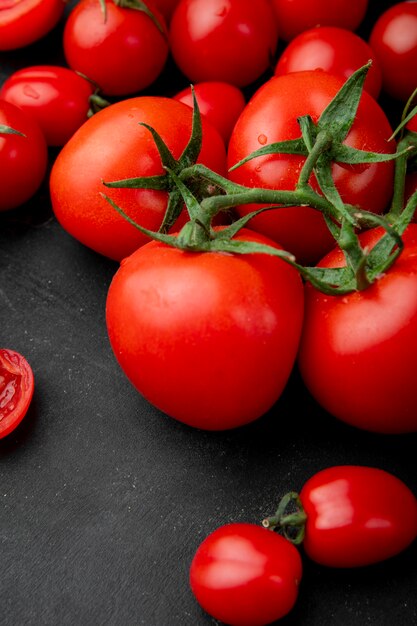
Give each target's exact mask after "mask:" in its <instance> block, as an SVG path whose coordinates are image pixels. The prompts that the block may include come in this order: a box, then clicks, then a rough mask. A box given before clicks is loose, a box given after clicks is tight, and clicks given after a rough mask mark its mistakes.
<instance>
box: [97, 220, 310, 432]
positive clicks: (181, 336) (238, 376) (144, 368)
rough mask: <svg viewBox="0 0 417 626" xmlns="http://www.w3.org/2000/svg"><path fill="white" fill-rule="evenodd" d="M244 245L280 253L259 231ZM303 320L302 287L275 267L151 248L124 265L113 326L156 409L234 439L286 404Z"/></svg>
mask: <svg viewBox="0 0 417 626" xmlns="http://www.w3.org/2000/svg"><path fill="white" fill-rule="evenodd" d="M238 238H239V239H242V238H243V239H245V240H250V241H259V242H263V243H270V244H271V245H274V244H273V243H272V242H270V241H268V240H267V239H266V238H264V237H262V236H261V235H257V234H256V233H251V232H250V231H242V232H241V233H240V234H239V235H238ZM302 315H303V298H302V288H301V281H300V277H299V275H298V273H297V272H296V271H295V270H294V269H293V268H292V267H290V266H289V265H288V264H286V263H285V262H284V261H281V260H280V259H277V258H276V257H273V256H271V255H264V254H253V255H232V254H224V253H214V252H208V253H192V252H184V251H182V250H179V249H177V248H172V247H167V246H165V245H162V244H159V243H156V242H151V243H149V244H147V245H146V246H143V247H142V248H140V249H139V250H137V251H136V252H135V253H134V254H132V255H131V256H130V257H129V258H127V259H125V260H124V261H123V262H122V265H121V267H120V269H119V270H118V272H117V273H116V275H115V277H114V278H113V281H112V283H111V286H110V289H109V293H108V298H107V314H106V317H107V328H108V333H109V338H110V343H111V345H112V348H113V351H114V353H115V355H116V358H117V359H118V361H119V364H120V366H121V367H122V369H123V371H124V372H125V374H126V375H127V377H128V378H129V380H130V381H131V382H132V384H133V385H134V386H135V387H136V388H137V389H138V391H139V392H140V393H141V394H142V395H143V396H144V397H145V398H147V400H148V401H149V402H151V403H152V404H153V405H154V406H156V407H157V408H159V409H160V410H161V411H164V412H165V413H167V414H168V415H170V416H171V417H174V418H175V419H178V420H179V421H181V422H185V423H186V424H188V425H190V426H194V427H196V428H203V429H206V430H225V429H229V428H235V427H237V426H241V425H243V424H247V423H249V422H251V421H253V420H255V419H257V418H258V417H260V416H261V415H263V414H264V413H265V412H266V411H268V410H269V409H270V408H271V406H272V405H273V404H274V403H275V402H276V400H277V399H278V398H279V396H280V394H281V392H282V391H283V389H284V386H285V384H286V382H287V379H288V377H289V375H290V372H291V369H292V366H293V363H294V358H295V354H296V351H297V347H298V341H299V335H300V332H301V323H302ZM161 381H163V383H162V382H161Z"/></svg>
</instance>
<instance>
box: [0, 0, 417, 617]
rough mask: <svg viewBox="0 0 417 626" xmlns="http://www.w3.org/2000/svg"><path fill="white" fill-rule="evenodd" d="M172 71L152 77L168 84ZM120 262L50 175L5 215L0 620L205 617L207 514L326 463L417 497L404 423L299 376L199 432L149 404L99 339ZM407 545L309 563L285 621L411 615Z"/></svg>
mask: <svg viewBox="0 0 417 626" xmlns="http://www.w3.org/2000/svg"><path fill="white" fill-rule="evenodd" d="M385 4H387V3H385ZM377 5H378V9H377V10H378V11H380V10H381V9H382V3H377V2H373V3H371V5H370V9H371V10H372V11H374V12H375V11H376V9H375V7H376V6H377ZM365 26H366V25H365ZM59 46H60V30H59V28H58V29H57V30H56V31H55V32H54V33H52V34H51V35H50V36H48V37H47V38H45V40H44V41H43V42H39V43H38V44H35V45H33V46H31V47H30V48H28V49H26V50H20V51H17V52H15V53H9V54H6V53H3V54H1V55H0V71H1V73H2V77H3V75H7V74H8V73H9V72H10V71H11V70H12V69H13V68H17V67H21V66H24V65H28V64H33V63H35V62H40V61H43V62H52V60H54V61H59V60H60V58H61V57H60V55H61V52H60V48H59ZM170 71H171V70H170V68H168V69H167V72H166V73H165V75H164V77H163V78H162V79H161V81H159V83H158V85H157V86H156V87H155V89H162V88H163V87H164V85H165V86H166V85H167V84H168V86H170V85H172V84H173V82H170V81H173V75H172V73H170ZM168 89H169V87H168ZM52 159H53V155H52V154H51V160H52ZM0 177H1V173H0ZM116 269H117V264H116V263H114V262H112V261H109V260H107V259H104V258H102V257H100V256H98V255H96V254H94V253H93V252H91V251H89V250H88V249H86V248H85V247H83V246H81V244H79V243H78V242H76V241H75V240H73V239H72V238H70V236H69V235H67V234H66V233H65V232H64V231H63V230H62V229H61V227H60V226H59V225H58V224H57V222H56V221H55V219H54V217H53V216H52V215H51V210H50V206H49V199H48V190H47V184H46V183H45V185H44V188H43V189H42V190H40V192H39V193H38V194H37V196H36V197H35V198H34V199H33V200H32V201H31V202H30V203H28V204H27V205H25V206H24V207H21V208H19V209H17V210H15V211H11V212H8V213H7V214H2V215H0V344H1V346H2V347H9V348H13V349H15V350H18V351H20V352H22V353H23V354H24V355H25V356H26V357H27V358H28V360H29V362H30V363H31V365H32V367H33V370H34V374H35V379H36V392H35V397H34V401H33V404H32V406H31V408H30V411H29V413H28V415H27V417H26V418H25V420H24V422H23V423H22V424H21V426H20V427H19V428H18V429H17V430H16V431H15V432H14V433H12V434H11V435H10V436H9V437H7V438H6V439H3V440H0V564H1V565H0V567H1V570H0V616H1V617H0V623H1V624H2V626H21V625H25V624H31V625H32V624H33V625H36V626H42V625H48V626H53V625H58V624H59V625H67V624H68V625H69V624H71V625H73V624H80V625H83V626H84V625H85V626H89V625H91V626H96V625H98V624H100V625H104V624H106V625H112V626H125V625H127V624H129V625H130V624H144V625H146V626H180V625H185V626H188V625H190V626H191V625H201V626H203V625H204V624H212V623H214V620H212V619H211V618H210V617H209V616H207V615H205V614H204V613H203V612H202V611H201V610H200V608H199V607H198V605H197V604H196V602H195V601H194V599H193V597H192V595H191V592H190V591H189V588H188V581H187V578H188V567H189V563H190V560H191V558H192V556H193V554H194V551H195V549H196V548H197V546H198V544H199V543H200V541H201V540H202V539H203V538H204V537H205V536H206V535H207V534H208V533H209V532H210V531H212V530H214V529H215V528H216V527H218V526H219V525H221V524H223V523H226V522H229V521H232V520H234V521H252V522H258V521H260V520H261V519H262V518H263V517H264V516H265V515H267V514H269V513H271V512H272V511H273V510H274V508H275V505H276V503H277V500H278V498H279V496H280V495H282V494H283V493H285V492H286V491H288V490H290V489H299V488H300V487H301V486H302V484H303V483H304V481H305V480H306V479H307V478H309V477H310V476H311V475H312V474H313V473H314V472H315V471H317V470H319V469H322V468H323V467H326V466H329V465H334V464H341V463H343V464H348V463H357V464H363V465H372V466H377V467H381V468H383V469H386V470H388V471H391V472H393V473H395V474H396V475H397V476H398V477H399V478H401V479H403V480H404V481H405V482H406V483H407V484H408V485H409V486H410V487H411V488H412V489H413V491H414V492H415V493H417V475H416V458H415V449H416V444H417V436H416V435H412V436H397V437H389V436H378V435H372V434H368V433H364V432H360V431H357V430H355V429H353V428H350V427H347V426H345V425H343V424H341V423H339V422H337V421H336V420H335V419H333V418H331V417H330V416H327V415H325V414H324V413H323V412H322V411H321V410H320V409H318V408H317V406H316V405H315V403H314V402H313V401H312V400H311V399H310V398H309V396H308V394H307V393H306V391H305V390H304V389H303V387H302V385H301V383H300V381H299V380H298V377H297V374H296V373H294V376H293V379H292V380H291V382H290V384H289V386H288V389H287V390H286V392H285V394H284V396H283V397H282V398H281V400H280V401H279V402H278V404H277V405H276V406H275V407H274V409H273V411H271V412H270V413H269V414H268V415H266V416H264V417H263V418H262V419H260V420H258V421H257V422H256V423H254V424H252V425H250V426H247V427H245V428H242V429H239V430H236V431H233V432H228V433H204V432H199V431H196V430H193V429H191V428H188V427H185V426H183V425H181V424H179V423H176V422H175V421H174V420H171V419H169V418H167V417H165V416H164V415H162V414H161V413H159V412H158V411H157V410H156V409H153V408H152V407H151V406H150V405H148V404H147V402H146V401H145V400H143V399H142V398H141V397H140V396H139V395H138V394H137V393H136V392H135V391H134V390H133V388H132V387H131V386H130V384H129V382H128V381H127V379H126V378H125V377H124V375H123V373H122V372H121V371H120V369H119V367H118V365H117V363H116V362H115V360H114V357H113V355H112V352H111V349H110V346H109V343H108V339H107V334H106V328H105V323H104V306H105V299H106V292H107V288H108V285H109V283H110V281H111V278H112V276H113V274H114V272H115V271H116ZM416 557H417V546H416V545H414V546H412V547H411V548H410V549H409V550H408V551H406V552H404V553H403V554H402V555H400V556H398V557H396V558H394V559H392V560H391V561H389V562H386V563H383V564H381V565H377V566H373V567H369V568H365V569H362V570H359V571H358V570H353V571H333V570H329V569H325V568H322V567H319V566H316V565H314V564H312V563H310V562H308V561H307V560H305V561H304V579H303V582H302V588H301V592H300V596H299V601H298V603H297V605H296V607H295V609H294V611H293V612H292V614H291V615H290V616H288V617H287V618H285V619H284V620H282V621H281V622H280V623H281V624H283V626H284V624H285V625H287V626H289V625H293V624H294V625H295V624H297V625H298V626H327V625H329V626H330V625H337V626H351V625H352V626H353V625H355V626H358V625H360V626H364V625H378V626H392V625H393V624H397V625H402V624H414V623H417V595H416V589H417V559H416Z"/></svg>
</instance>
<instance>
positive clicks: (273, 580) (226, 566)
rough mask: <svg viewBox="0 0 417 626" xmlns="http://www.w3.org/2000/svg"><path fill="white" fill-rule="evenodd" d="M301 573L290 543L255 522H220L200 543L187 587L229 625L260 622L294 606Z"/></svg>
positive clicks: (252, 625)
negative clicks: (221, 524)
mask: <svg viewBox="0 0 417 626" xmlns="http://www.w3.org/2000/svg"><path fill="white" fill-rule="evenodd" d="M301 577H302V563H301V558H300V555H299V552H298V550H297V548H295V546H293V545H292V544H291V543H290V542H289V541H287V540H286V539H284V538H283V537H281V536H280V535H278V534H276V533H274V532H271V531H270V530H266V529H265V528H262V526H256V525H255V524H245V523H240V524H239V523H235V524H226V525H225V526H221V527H220V528H218V529H217V530H215V531H214V532H213V533H211V534H210V535H209V536H208V537H207V538H206V539H205V540H204V541H203V542H202V543H201V545H200V546H199V548H198V549H197V551H196V553H195V556H194V558H193V560H192V563H191V567H190V585H191V589H192V591H193V593H194V595H195V597H196V599H197V601H198V602H199V604H200V605H201V606H202V607H203V609H204V610H205V611H207V613H209V614H210V615H212V616H213V617H214V618H215V619H217V620H221V621H222V622H226V623H227V624H231V625H232V626H262V625H263V624H269V623H271V622H274V621H275V620H277V619H280V618H281V617H284V615H287V614H288V613H289V612H290V611H291V609H292V608H293V606H294V604H295V602H296V600H297V596H298V587H299V584H300V581H301Z"/></svg>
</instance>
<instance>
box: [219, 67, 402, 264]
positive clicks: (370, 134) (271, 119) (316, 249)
mask: <svg viewBox="0 0 417 626" xmlns="http://www.w3.org/2000/svg"><path fill="white" fill-rule="evenodd" d="M343 83H344V81H343V80H341V79H340V78H338V77H336V76H333V75H331V74H329V73H327V72H324V71H322V70H315V71H313V70H310V71H304V72H292V73H290V74H285V75H282V76H275V77H273V78H271V79H270V80H269V81H268V82H266V83H265V84H264V85H262V86H261V87H260V89H258V91H257V92H256V93H255V94H254V96H253V97H252V99H251V100H250V102H249V103H248V105H247V106H246V107H245V109H244V110H243V112H242V113H241V115H240V117H239V119H238V121H237V122H236V125H235V127H234V129H233V132H232V136H231V138H230V142H229V147H228V165H229V167H231V166H233V165H235V164H236V163H238V162H239V161H240V160H242V159H244V158H245V157H247V156H248V155H249V154H251V153H252V152H254V151H255V150H257V149H259V148H262V147H263V146H266V145H267V144H271V143H274V142H279V141H284V140H290V139H296V138H298V137H300V136H301V130H300V126H299V124H298V121H297V118H298V117H300V116H305V115H310V116H311V117H312V119H313V121H314V122H317V120H318V118H319V117H320V115H321V113H322V112H323V110H324V109H325V108H326V107H327V105H328V104H329V103H330V101H331V100H332V98H333V97H334V96H335V95H336V93H337V92H338V91H339V89H340V88H341V87H342V85H343ZM391 134H392V129H391V127H390V124H389V122H388V119H387V117H386V115H385V113H384V112H383V110H382V108H381V107H380V106H379V104H378V103H377V102H376V101H375V100H374V98H372V97H371V96H370V95H369V94H368V93H366V92H363V93H362V96H361V101H360V103H359V107H358V110H357V114H356V117H355V120H354V123H353V125H352V127H351V129H350V130H349V133H348V135H347V137H346V139H345V140H344V143H345V144H346V145H348V146H351V147H354V148H358V149H361V150H369V151H374V152H386V153H392V152H394V151H395V142H392V141H391V142H388V138H389V137H390V136H391ZM304 162H305V157H304V156H300V155H296V154H282V153H280V154H269V155H264V156H258V157H256V158H254V159H252V160H250V161H248V162H246V163H245V164H243V165H241V166H240V167H238V168H237V169H235V170H233V171H231V172H230V174H229V177H230V179H231V180H232V181H235V182H237V183H239V184H242V185H246V186H249V187H261V188H269V189H281V190H294V189H295V186H296V184H297V182H298V176H299V173H300V170H301V167H302V165H303V164H304ZM393 172H394V165H393V162H392V161H390V162H385V163H369V164H362V163H361V164H359V165H346V164H338V163H333V164H332V176H333V179H334V182H335V185H336V187H337V190H338V191H339V194H340V196H341V198H342V199H343V201H344V202H345V203H349V204H352V205H355V206H358V207H360V208H362V209H364V210H368V211H372V212H374V213H381V212H382V211H383V210H384V209H386V207H387V205H388V203H389V200H390V198H391V194H392V185H393ZM311 184H312V186H313V187H315V188H316V189H317V183H316V182H315V177H311ZM258 208H259V205H253V204H250V205H249V204H248V205H244V206H240V207H238V213H239V215H246V214H247V213H249V212H250V211H252V210H255V209H258ZM249 224H250V227H251V228H253V229H255V230H257V231H259V232H262V233H263V234H265V235H267V236H268V237H270V238H271V239H274V240H275V241H277V242H278V243H280V244H281V245H282V246H283V247H284V248H285V249H286V250H288V251H290V252H292V253H293V254H294V255H295V256H296V257H297V260H298V261H300V262H301V263H308V264H311V263H316V262H317V261H318V260H319V259H320V258H321V257H322V256H323V255H324V254H325V253H326V252H328V251H329V250H330V249H331V248H332V247H333V245H334V240H333V237H332V235H331V234H330V231H329V230H328V228H327V226H326V224H325V221H324V219H323V216H322V214H321V213H320V212H318V211H317V210H315V209H313V208H311V207H309V206H301V207H284V208H279V209H275V210H272V211H266V212H264V213H261V214H260V215H257V216H256V217H254V218H253V219H252V220H251V221H250V223H249Z"/></svg>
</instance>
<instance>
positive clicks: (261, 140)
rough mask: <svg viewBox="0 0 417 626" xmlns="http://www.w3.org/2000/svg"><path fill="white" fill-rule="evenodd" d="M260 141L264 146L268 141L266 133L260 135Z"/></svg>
mask: <svg viewBox="0 0 417 626" xmlns="http://www.w3.org/2000/svg"><path fill="white" fill-rule="evenodd" d="M258 141H259V143H260V144H261V145H262V146H264V145H265V144H266V142H267V141H268V137H267V136H266V135H264V134H261V135H259V136H258Z"/></svg>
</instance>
